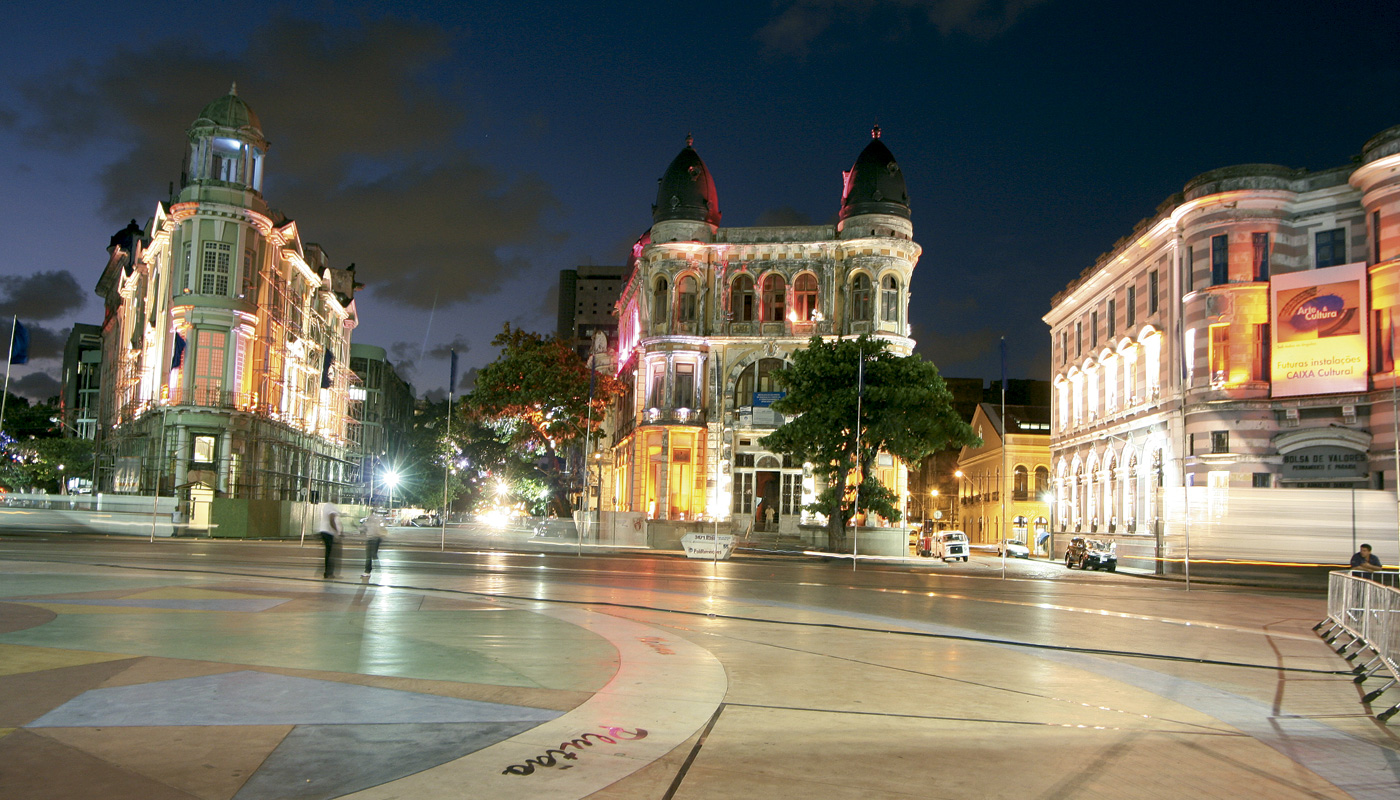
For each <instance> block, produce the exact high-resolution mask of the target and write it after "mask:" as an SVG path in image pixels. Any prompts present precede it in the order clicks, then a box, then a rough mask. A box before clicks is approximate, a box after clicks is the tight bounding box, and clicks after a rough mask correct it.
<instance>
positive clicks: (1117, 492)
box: [1044, 127, 1400, 555]
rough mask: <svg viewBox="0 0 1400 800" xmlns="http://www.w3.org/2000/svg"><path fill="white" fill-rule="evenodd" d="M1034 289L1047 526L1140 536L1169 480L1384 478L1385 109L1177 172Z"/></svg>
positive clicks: (1397, 136)
mask: <svg viewBox="0 0 1400 800" xmlns="http://www.w3.org/2000/svg"><path fill="white" fill-rule="evenodd" d="M1051 305H1052V307H1051V310H1050V312H1049V313H1048V314H1046V315H1045V317H1044V320H1045V322H1046V324H1047V325H1049V327H1050V335H1051V342H1052V350H1053V362H1054V363H1053V370H1054V381H1055V392H1054V414H1053V423H1052V426H1053V431H1052V434H1051V444H1050V446H1051V451H1052V459H1053V481H1054V486H1055V500H1056V507H1055V510H1054V512H1053V514H1054V517H1055V529H1056V530H1057V531H1072V532H1086V533H1087V532H1094V533H1098V534H1101V535H1102V534H1110V533H1111V534H1118V535H1147V536H1156V537H1157V540H1158V549H1159V550H1160V549H1161V540H1162V537H1163V535H1164V526H1165V525H1166V524H1167V523H1168V522H1170V520H1169V519H1168V516H1169V515H1168V514H1166V513H1165V511H1164V491H1165V490H1167V489H1170V488H1171V487H1181V486H1183V485H1184V486H1200V487H1209V488H1210V489H1215V490H1227V489H1238V488H1247V489H1253V488H1259V489H1267V488H1272V489H1275V490H1277V489H1282V488H1356V489H1367V488H1370V489H1386V490H1393V489H1394V488H1395V466H1394V454H1395V440H1394V434H1393V432H1392V431H1393V424H1394V419H1393V406H1392V404H1391V388H1392V386H1393V385H1394V382H1395V379H1396V372H1395V359H1394V351H1393V341H1394V334H1393V330H1392V320H1393V318H1394V316H1395V314H1396V312H1397V310H1400V127H1396V128H1391V129H1389V130H1386V131H1383V132H1382V133H1380V134H1377V135H1376V136H1374V137H1372V138H1371V139H1370V140H1369V141H1368V142H1366V143H1365V145H1364V146H1363V147H1362V151H1361V156H1360V157H1359V158H1358V159H1357V161H1356V163H1352V164H1346V165H1343V166H1339V167H1335V168H1332V169H1327V170H1322V171H1318V172H1310V171H1308V170H1301V169H1291V168H1287V167H1280V166H1274V165H1268V164H1246V165H1242V166H1235V167H1226V168H1223V169H1217V170H1213V171H1211V172H1207V173H1205V174H1202V175H1199V176H1197V177H1195V178H1193V179H1192V180H1191V181H1189V182H1188V183H1187V184H1186V186H1185V188H1184V189H1183V191H1182V192H1180V193H1178V194H1176V195H1173V196H1172V197H1170V198H1168V199H1167V200H1166V201H1165V202H1164V203H1163V204H1162V205H1161V206H1160V207H1159V208H1158V209H1157V213H1156V214H1155V215H1154V216H1152V217H1151V218H1149V219H1146V220H1143V221H1142V222H1141V223H1139V224H1138V225H1137V226H1136V228H1135V229H1134V230H1133V232H1132V233H1131V234H1130V235H1128V236H1126V237H1124V238H1123V239H1121V240H1120V241H1119V242H1118V243H1117V244H1116V245H1115V246H1114V248H1113V249H1112V250H1111V251H1110V252H1109V253H1107V254H1105V255H1104V256H1103V257H1101V258H1100V259H1099V260H1098V261H1097V262H1096V263H1095V264H1094V265H1093V266H1091V267H1089V268H1088V269H1086V270H1084V272H1083V273H1082V274H1081V275H1080V277H1079V278H1078V279H1077V280H1075V281H1074V282H1073V283H1071V284H1070V285H1069V286H1068V287H1067V288H1065V289H1064V290H1063V291H1061V292H1060V293H1059V294H1057V295H1056V296H1055V297H1054V299H1053V300H1052V301H1051ZM1192 502H1193V503H1195V502H1196V501H1195V500H1193V501H1192ZM1213 508H1214V507H1212V509H1213ZM1192 513H1193V514H1195V513H1196V512H1195V511H1193V512H1192ZM1210 513H1211V514H1212V515H1214V514H1216V511H1214V510H1212V511H1211V512H1210ZM1392 523H1393V520H1392ZM1063 541H1064V539H1060V540H1059V541H1058V542H1057V544H1063ZM1159 555H1160V553H1159Z"/></svg>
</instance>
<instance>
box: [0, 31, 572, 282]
mask: <svg viewBox="0 0 1400 800" xmlns="http://www.w3.org/2000/svg"><path fill="white" fill-rule="evenodd" d="M248 39H249V42H250V44H249V46H248V47H247V49H246V50H244V51H242V52H235V53H232V54H228V53H225V52H222V51H219V50H217V49H215V48H212V47H208V46H205V45H204V43H202V42H189V41H178V40H174V39H171V40H166V41H162V42H156V43H153V44H151V45H149V46H146V47H143V48H140V49H123V48H120V47H118V48H114V49H113V50H112V51H110V52H109V53H108V54H106V57H105V58H103V59H100V60H97V61H77V60H75V61H73V62H71V63H70V64H68V65H67V66H65V67H63V68H61V69H59V70H57V71H55V72H53V73H50V74H47V75H44V76H41V77H40V78H38V79H36V80H34V81H31V82H30V83H28V84H27V85H25V86H23V87H22V96H23V98H24V100H25V102H26V108H24V109H23V111H24V112H25V113H22V114H18V115H17V114H15V113H14V111H13V110H6V109H0V125H3V124H6V122H5V121H6V120H9V121H10V122H9V124H10V126H11V127H14V126H19V128H20V130H21V131H22V132H23V133H24V134H25V141H26V142H27V143H28V144H30V145H32V146H36V147H43V148H47V149H51V150H60V151H61V150H65V149H71V148H77V147H83V146H89V145H93V144H98V143H100V144H102V145H103V146H107V147H110V146H111V141H112V139H113V138H116V139H118V140H119V141H120V142H121V143H122V144H126V145H129V152H127V153H124V154H121V155H120V157H117V158H114V159H113V161H112V162H111V164H110V165H109V166H108V167H107V168H106V169H105V171H104V172H103V174H102V176H101V181H102V185H103V188H104V191H105V198H104V207H105V210H106V212H107V214H108V215H109V217H110V219H111V220H112V221H113V223H114V224H119V223H120V222H122V221H125V220H126V219H128V218H130V217H131V216H132V215H133V214H137V215H141V214H148V213H149V211H150V209H153V208H154V203H155V201H156V200H158V199H162V198H165V197H166V196H167V191H168V184H169V183H170V182H172V181H174V182H176V183H177V184H178V182H179V180H180V169H181V162H182V158H183V150H184V147H185V137H184V131H185V130H186V129H187V128H188V127H189V125H190V123H191V122H192V121H193V120H194V119H195V117H196V116H198V114H199V111H200V109H201V108H203V107H204V106H205V105H206V104H208V103H209V102H210V101H212V100H214V99H216V98H218V97H219V96H221V95H223V94H224V93H226V92H227V91H228V88H229V84H230V82H231V81H234V80H236V81H237V82H238V93H239V96H240V97H242V98H243V99H244V100H246V101H247V102H248V103H249V105H250V106H251V107H252V108H253V110H254V112H255V113H256V114H257V115H258V117H259V119H260V120H261V122H262V125H263V133H264V135H266V136H267V138H268V139H270V140H271V142H272V147H271V149H270V150H269V152H268V157H267V161H266V167H265V173H266V177H265V181H264V194H265V196H266V198H267V200H268V202H269V204H270V205H271V206H272V207H274V208H276V209H278V210H280V211H282V212H283V213H285V214H286V215H287V216H288V217H291V218H293V219H296V220H297V222H298V225H299V228H300V230H301V233H302V235H303V236H304V237H305V239H306V241H309V242H316V243H319V244H321V245H322V246H323V247H324V248H325V250H326V252H327V253H329V254H330V256H331V257H332V263H335V264H337V265H339V266H344V265H346V264H348V263H350V262H352V261H353V262H356V263H357V264H358V265H359V275H360V276H361V280H362V281H364V283H365V284H366V285H367V288H368V290H369V291H370V292H371V293H373V294H374V295H376V296H377V297H382V298H384V299H386V300H389V301H391V302H394V303H398V304H402V305H406V306H411V307H418V308H430V307H431V306H432V305H433V302H434V298H435V297H436V301H437V303H438V305H450V304H453V303H458V302H464V301H467V300H471V299H475V298H479V297H483V296H485V295H488V294H490V293H491V292H493V291H494V290H495V289H497V288H498V287H499V286H500V285H501V284H502V282H503V280H504V279H506V278H508V277H511V276H512V275H514V274H515V272H516V271H517V270H518V268H519V265H518V264H515V263H512V262H511V261H510V260H509V259H506V258H503V257H502V256H500V255H498V254H497V253H498V251H499V250H500V249H501V248H509V247H511V246H519V245H527V244H535V243H538V242H540V241H547V240H550V239H552V238H555V234H554V233H553V232H552V231H551V230H548V229H547V226H546V223H545V217H546V215H547V214H549V213H550V212H551V211H552V210H554V209H556V208H558V207H559V204H558V201H557V200H556V199H555V198H554V195H553V193H552V192H551V191H550V189H549V188H548V187H547V186H546V185H545V184H544V183H543V182H542V181H541V180H540V179H539V178H537V177H534V176H531V175H527V174H517V173H512V172H506V171H501V170H498V169H496V168H494V167H492V166H489V165H487V164H485V163H483V162H481V161H480V160H479V159H478V158H477V157H476V156H475V155H474V154H472V153H469V152H466V151H464V150H462V149H461V148H459V147H458V146H456V145H455V143H454V142H455V139H456V138H457V137H458V136H459V135H460V134H461V133H462V132H463V130H464V128H465V126H466V125H468V124H469V122H470V115H469V113H468V112H467V111H466V109H468V108H470V103H469V101H468V99H467V98H465V97H462V96H460V95H459V92H457V90H456V89H455V88H453V87H454V85H455V84H451V83H449V82H447V81H444V80H441V79H440V78H439V76H437V75H435V71H436V70H438V69H440V67H441V65H442V64H443V62H444V61H445V60H446V58H447V57H448V56H449V55H450V54H451V53H452V49H453V47H454V45H455V44H456V42H455V41H454V40H453V38H452V37H451V36H450V35H449V34H447V33H445V32H443V31H442V30H440V29H436V28H432V27H429V26H426V25H421V24H417V23H413V22H406V21H401V20H393V19H381V20H374V21H367V22H361V23H358V24H355V23H351V24H350V25H349V26H346V27H332V26H330V25H329V24H326V23H323V22H319V21H311V20H304V19H295V18H291V17H285V16H283V17H277V18H274V19H273V20H271V21H269V22H268V23H266V24H265V25H264V26H263V27H262V28H261V29H259V30H257V31H254V32H253V33H252V34H251V35H250V36H249V37H248ZM112 98H121V101H120V102H113V100H112Z"/></svg>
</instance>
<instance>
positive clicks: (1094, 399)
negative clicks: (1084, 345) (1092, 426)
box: [1088, 365, 1099, 420]
mask: <svg viewBox="0 0 1400 800" xmlns="http://www.w3.org/2000/svg"><path fill="white" fill-rule="evenodd" d="M1088 383H1089V387H1088V406H1089V419H1090V420H1094V419H1097V418H1098V416H1099V370H1098V366H1097V365H1095V366H1094V367H1091V368H1090V369H1089V381H1088Z"/></svg>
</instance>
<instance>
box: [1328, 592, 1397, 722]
mask: <svg viewBox="0 0 1400 800" xmlns="http://www.w3.org/2000/svg"><path fill="white" fill-rule="evenodd" d="M1315 630H1318V631H1319V632H1320V633H1321V635H1322V637H1323V638H1324V639H1325V640H1326V641H1327V643H1328V644H1329V645H1332V646H1333V648H1334V649H1335V650H1336V651H1337V653H1338V655H1341V656H1343V657H1344V658H1346V660H1347V661H1349V662H1352V663H1353V664H1354V666H1353V668H1352V671H1353V672H1354V673H1356V678H1355V679H1354V680H1355V682H1356V683H1357V684H1361V683H1363V682H1365V681H1366V680H1369V679H1370V678H1372V677H1376V676H1380V677H1382V678H1384V679H1385V681H1386V682H1385V683H1384V684H1383V685H1381V686H1380V687H1378V688H1376V689H1374V690H1373V691H1371V692H1369V693H1367V694H1366V695H1365V696H1364V697H1363V698H1362V700H1363V702H1366V703H1371V702H1374V701H1375V700H1377V699H1379V698H1380V697H1381V695H1383V694H1385V693H1386V692H1387V691H1389V690H1391V689H1392V688H1395V687H1396V686H1397V685H1400V575H1397V574H1396V573H1394V572H1362V571H1353V570H1339V571H1336V572H1333V573H1331V574H1330V575H1329V576H1328V584H1327V619H1326V620H1324V621H1323V622H1321V623H1319V624H1318V625H1317V626H1316V627H1315ZM1397 694H1400V692H1397ZM1397 712H1400V702H1397V703H1396V704H1395V705H1392V706H1391V707H1390V708H1388V709H1386V710H1384V711H1381V712H1380V713H1378V714H1376V719H1379V720H1380V721H1382V722H1386V721H1388V720H1389V719H1390V718H1391V717H1392V716H1394V715H1395V714H1396V713H1397Z"/></svg>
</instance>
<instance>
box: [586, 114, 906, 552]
mask: <svg viewBox="0 0 1400 800" xmlns="http://www.w3.org/2000/svg"><path fill="white" fill-rule="evenodd" d="M835 199H836V198H835V197H833V200H835ZM840 202H841V204H840V209H839V214H838V217H837V220H838V221H837V222H836V224H834V225H803V226H783V227H753V228H724V227H721V226H720V219H721V212H720V202H719V193H718V191H717V189H716V184H715V179H714V177H713V176H712V175H711V173H710V170H709V168H708V167H707V166H706V165H705V162H704V160H703V159H701V157H700V154H699V153H698V152H697V151H696V150H695V148H694V146H693V142H692V141H691V140H690V139H687V141H686V146H685V148H684V149H682V150H681V152H680V154H679V155H677V156H676V158H675V160H673V161H672V162H671V165H670V166H669V167H667V169H666V172H665V173H664V174H663V175H662V177H661V179H660V181H659V185H658V187H657V194H656V203H655V205H654V206H653V207H652V225H651V228H650V229H649V230H648V231H647V232H646V233H645V234H643V235H642V237H641V238H640V239H638V240H637V243H636V244H635V245H634V246H633V249H632V254H631V260H630V264H629V277H628V282H627V285H626V287H625V288H624V290H623V292H622V296H621V298H620V299H619V300H618V304H617V314H618V323H619V324H618V334H617V341H616V354H615V358H616V360H615V361H614V362H613V363H614V364H615V365H616V368H617V369H618V377H619V379H620V380H622V381H623V383H624V384H625V386H626V387H627V391H626V393H625V395H624V397H623V398H622V399H621V401H620V402H619V405H618V407H617V408H616V413H615V415H614V416H615V426H616V429H615V431H614V433H613V436H612V441H613V443H614V444H613V448H612V453H611V456H612V457H611V459H610V462H611V463H610V464H609V468H608V469H607V470H605V477H604V478H603V479H602V481H601V483H602V486H601V498H600V499H601V507H602V508H603V510H604V511H608V510H613V511H621V512H632V513H634V514H641V515H644V516H646V517H647V518H648V519H650V520H653V521H654V522H656V523H662V522H663V521H665V522H673V523H676V524H675V526H674V531H675V534H676V535H677V536H678V535H679V534H680V533H681V532H683V531H684V530H685V529H686V528H688V527H690V528H693V527H694V525H693V523H696V522H697V521H699V520H702V519H704V520H716V519H718V520H720V521H721V522H722V523H723V524H725V525H726V527H728V528H730V529H732V530H734V531H739V532H747V531H749V530H750V529H751V528H752V529H753V530H755V531H758V532H769V533H773V534H786V535H807V534H804V533H803V531H805V530H811V531H813V533H812V534H811V535H813V536H820V535H822V534H821V533H820V531H819V529H818V528H817V527H816V526H815V525H814V526H813V527H811V528H807V527H806V526H805V523H808V522H813V523H814V522H815V520H809V519H808V517H809V512H806V511H803V510H802V507H803V506H804V505H806V504H808V503H811V502H813V500H814V498H815V496H816V494H817V493H818V492H820V491H821V490H822V489H823V488H824V487H822V486H819V485H817V484H816V479H815V478H814V477H813V476H812V473H811V470H810V469H804V468H803V465H802V464H800V463H793V461H792V460H791V458H784V456H782V455H780V454H776V453H771V452H768V451H766V450H764V449H763V447H762V445H760V444H759V440H760V439H761V438H762V437H763V436H765V435H767V434H768V433H770V432H772V431H773V430H774V429H775V428H777V427H778V426H779V425H781V424H782V417H781V415H779V414H778V413H777V412H775V411H773V410H772V408H771V405H772V403H773V401H774V400H776V399H777V398H778V397H781V393H780V392H779V391H778V389H777V387H776V386H775V385H774V383H773V375H774V374H775V373H776V372H777V371H778V370H779V369H782V368H783V366H784V365H785V364H786V363H787V361H788V359H789V357H790V356H791V354H792V353H793V352H795V351H797V350H799V349H801V348H803V347H805V346H806V344H807V342H808V340H809V339H810V338H811V337H812V336H814V335H817V336H823V337H833V338H834V337H836V336H853V335H859V334H862V333H868V334H871V335H874V336H879V337H881V338H883V339H885V340H887V341H888V342H889V343H890V345H891V348H892V349H893V350H894V352H896V353H899V354H901V355H907V354H909V353H910V352H912V351H913V348H914V342H913V340H912V339H911V338H910V336H909V334H910V330H909V311H908V309H909V281H910V278H911V277H912V276H913V271H914V265H915V264H916V263H917V262H918V259H919V254H920V252H921V248H920V247H919V245H918V244H916V243H915V242H914V240H913V226H912V224H911V223H910V214H909V197H908V191H907V188H906V186H905V182H904V175H903V173H902V172H901V171H900V168H899V164H898V162H896V161H895V158H894V156H893V154H892V153H891V152H890V150H889V148H888V147H886V146H885V144H884V142H883V141H882V140H881V138H880V129H879V128H878V127H877V128H875V129H874V130H873V131H872V135H871V139H870V141H869V143H868V144H867V145H866V147H865V149H864V150H863V151H862V152H861V153H860V155H859V157H858V158H857V159H856V161H855V164H854V165H853V166H852V167H851V169H850V170H848V171H844V172H843V174H842V192H841V197H840ZM878 470H879V475H878V477H879V478H880V480H881V481H882V482H884V483H885V484H886V485H887V486H889V488H890V489H891V490H893V491H894V492H895V494H896V496H898V497H904V496H905V489H906V486H905V469H904V466H903V465H902V464H900V463H899V462H898V461H897V460H895V459H893V458H891V457H890V456H888V455H887V454H882V455H881V457H880V460H879V466H878ZM653 529H654V530H657V529H660V530H665V529H666V527H665V525H664V524H662V525H660V526H659V527H658V526H655V525H654V526H653Z"/></svg>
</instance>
